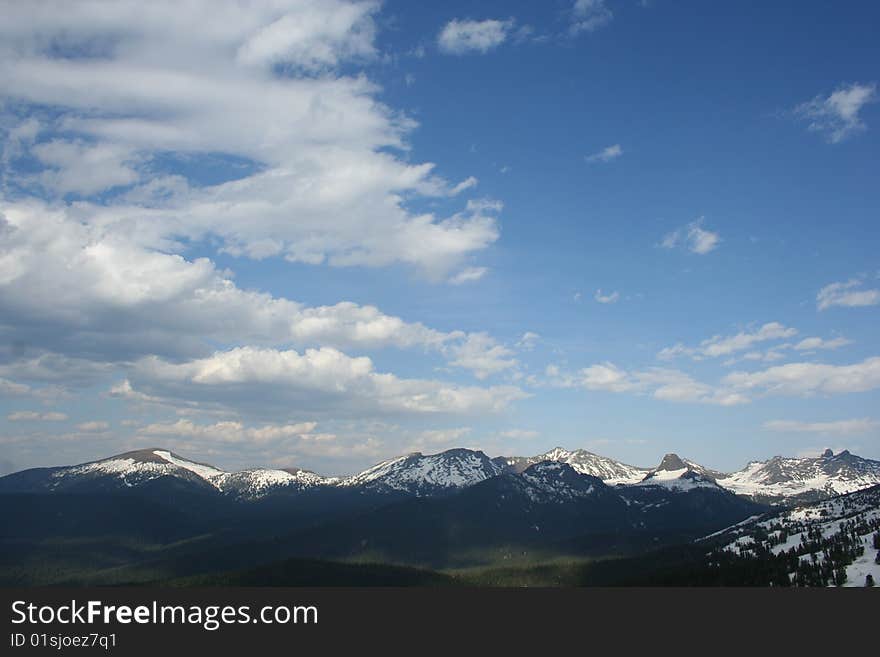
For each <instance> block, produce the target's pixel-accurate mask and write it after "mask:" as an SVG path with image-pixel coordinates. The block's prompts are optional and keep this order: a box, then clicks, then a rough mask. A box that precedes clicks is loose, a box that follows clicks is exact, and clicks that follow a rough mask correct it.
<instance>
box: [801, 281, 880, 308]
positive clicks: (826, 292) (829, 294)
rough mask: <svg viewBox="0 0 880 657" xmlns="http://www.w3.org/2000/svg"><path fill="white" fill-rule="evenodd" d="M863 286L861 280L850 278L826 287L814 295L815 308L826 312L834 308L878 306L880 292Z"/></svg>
mask: <svg viewBox="0 0 880 657" xmlns="http://www.w3.org/2000/svg"><path fill="white" fill-rule="evenodd" d="M864 284H865V283H864V280H863V279H860V278H851V279H850V280H848V281H845V282H841V283H831V284H829V285H826V286H825V287H823V288H822V289H821V290H819V293H818V294H817V295H816V306H817V307H818V308H819V310H828V309H829V308H833V307H834V306H841V307H844V308H858V307H861V306H876V305H877V304H880V290H877V289H866V288H865V287H864Z"/></svg>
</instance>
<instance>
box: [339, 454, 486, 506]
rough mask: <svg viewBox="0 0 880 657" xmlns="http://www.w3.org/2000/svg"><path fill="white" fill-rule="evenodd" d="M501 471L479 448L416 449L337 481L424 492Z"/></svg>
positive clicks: (461, 485) (461, 484) (462, 485)
mask: <svg viewBox="0 0 880 657" xmlns="http://www.w3.org/2000/svg"><path fill="white" fill-rule="evenodd" d="M502 471H503V469H502V468H501V466H500V465H498V464H497V463H495V462H493V461H492V459H490V458H489V457H488V456H486V455H485V454H484V453H483V452H479V451H472V450H469V449H450V450H448V451H445V452H441V453H439V454H430V455H427V456H426V455H424V454H422V453H420V452H416V453H414V454H409V455H407V456H401V457H399V458H395V459H390V460H388V461H383V462H381V463H378V464H376V465H374V466H373V467H371V468H369V469H367V470H364V471H363V472H361V473H359V474H356V475H354V476H352V477H349V478H347V479H344V480H343V481H342V482H340V483H341V484H342V485H344V486H365V487H368V488H374V489H382V488H384V489H389V490H396V491H403V492H410V493H414V494H415V495H425V494H430V493H435V492H440V491H444V490H453V489H458V488H465V487H467V486H472V485H474V484H477V483H479V482H481V481H484V480H486V479H489V478H490V477H495V476H497V475H499V474H501V472H502Z"/></svg>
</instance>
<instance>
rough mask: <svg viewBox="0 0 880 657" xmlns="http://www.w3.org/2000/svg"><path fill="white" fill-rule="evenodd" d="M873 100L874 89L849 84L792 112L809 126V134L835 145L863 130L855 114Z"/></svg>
mask: <svg viewBox="0 0 880 657" xmlns="http://www.w3.org/2000/svg"><path fill="white" fill-rule="evenodd" d="M876 97H877V85H875V84H860V83H857V82H855V83H852V84H849V85H842V86H840V87H838V88H837V89H836V90H835V91H834V92H833V93H831V95H829V96H827V97H826V96H822V95H819V96H816V97H815V98H813V100H810V101H807V102H805V103H801V104H800V105H798V106H797V107H795V108H794V114H795V116H797V117H800V118H803V119H805V120H806V121H808V122H809V125H808V126H807V127H808V129H809V130H811V131H813V132H819V133H822V134H823V135H824V136H825V138H826V139H827V140H828V141H829V142H830V143H832V144H837V143H839V142H841V141H843V140H845V139H847V138H848V137H851V136H852V135H854V134H857V133H859V132H862V131H864V130H865V129H866V127H865V123H864V122H863V121H862V119H861V117H860V116H859V113H860V112H861V111H862V108H863V107H864V106H865V105H867V104H868V103H871V102H874V101H875V100H876Z"/></svg>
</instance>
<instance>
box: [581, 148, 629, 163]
mask: <svg viewBox="0 0 880 657" xmlns="http://www.w3.org/2000/svg"><path fill="white" fill-rule="evenodd" d="M621 155H623V149H622V148H621V147H620V144H614V145H612V146H607V147H606V148H603V149H602V150H601V151H599V152H598V153H593V154H592V155H587V156H586V160H587V162H610V161H611V160H616V159H617V158H618V157H620V156H621Z"/></svg>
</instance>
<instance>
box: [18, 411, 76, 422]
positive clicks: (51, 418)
mask: <svg viewBox="0 0 880 657" xmlns="http://www.w3.org/2000/svg"><path fill="white" fill-rule="evenodd" d="M6 419H7V420H9V421H10V422H27V421H37V420H41V421H43V422H63V421H64V420H66V419H67V415H65V414H64V413H58V412H56V411H50V412H47V413H38V412H36V411H15V412H12V413H10V414H9V415H7V416H6Z"/></svg>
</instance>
